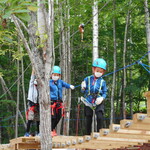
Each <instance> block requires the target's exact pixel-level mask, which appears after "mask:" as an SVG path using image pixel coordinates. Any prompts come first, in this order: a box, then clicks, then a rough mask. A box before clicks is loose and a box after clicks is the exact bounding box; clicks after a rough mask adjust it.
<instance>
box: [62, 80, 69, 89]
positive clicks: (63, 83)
mask: <svg viewBox="0 0 150 150" xmlns="http://www.w3.org/2000/svg"><path fill="white" fill-rule="evenodd" d="M61 81H62V87H65V88H67V89H70V84H68V83H66V82H64V81H63V80H61Z"/></svg>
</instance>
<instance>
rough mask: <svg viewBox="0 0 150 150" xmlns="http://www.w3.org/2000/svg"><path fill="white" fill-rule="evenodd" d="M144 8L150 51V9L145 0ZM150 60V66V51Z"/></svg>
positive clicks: (149, 57) (149, 49)
mask: <svg viewBox="0 0 150 150" xmlns="http://www.w3.org/2000/svg"><path fill="white" fill-rule="evenodd" d="M144 5H145V7H144V9H145V22H146V37H147V49H148V51H150V23H149V17H150V15H149V10H148V2H147V0H145V1H144ZM148 61H149V66H150V53H148Z"/></svg>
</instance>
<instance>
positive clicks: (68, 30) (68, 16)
mask: <svg viewBox="0 0 150 150" xmlns="http://www.w3.org/2000/svg"><path fill="white" fill-rule="evenodd" d="M66 5H67V6H68V7H67V9H66V15H67V16H66V20H68V22H67V30H66V38H67V39H66V48H67V59H66V64H67V65H66V76H67V82H68V83H71V52H70V51H71V49H70V27H69V23H70V22H69V20H70V6H69V0H67V1H66ZM67 107H68V118H67V120H66V135H69V125H70V108H71V90H69V91H67Z"/></svg>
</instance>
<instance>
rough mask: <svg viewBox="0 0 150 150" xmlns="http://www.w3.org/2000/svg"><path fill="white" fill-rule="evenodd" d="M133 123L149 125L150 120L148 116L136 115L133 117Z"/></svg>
mask: <svg viewBox="0 0 150 150" xmlns="http://www.w3.org/2000/svg"><path fill="white" fill-rule="evenodd" d="M133 122H134V123H149V124H150V118H149V117H147V114H144V113H136V114H134V115H133Z"/></svg>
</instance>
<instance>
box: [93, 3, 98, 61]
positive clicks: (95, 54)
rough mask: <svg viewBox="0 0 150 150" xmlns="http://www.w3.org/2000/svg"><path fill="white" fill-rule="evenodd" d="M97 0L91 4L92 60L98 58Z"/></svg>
mask: <svg viewBox="0 0 150 150" xmlns="http://www.w3.org/2000/svg"><path fill="white" fill-rule="evenodd" d="M98 57H99V55H98V1H97V0H94V5H93V61H94V60H95V59H96V58H98Z"/></svg>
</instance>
